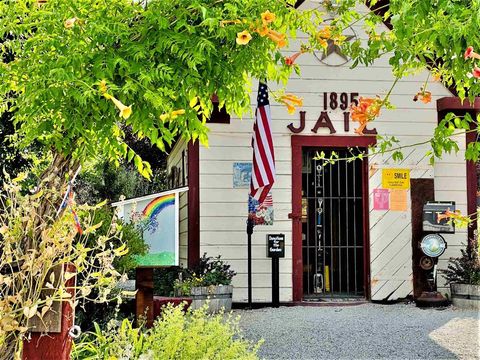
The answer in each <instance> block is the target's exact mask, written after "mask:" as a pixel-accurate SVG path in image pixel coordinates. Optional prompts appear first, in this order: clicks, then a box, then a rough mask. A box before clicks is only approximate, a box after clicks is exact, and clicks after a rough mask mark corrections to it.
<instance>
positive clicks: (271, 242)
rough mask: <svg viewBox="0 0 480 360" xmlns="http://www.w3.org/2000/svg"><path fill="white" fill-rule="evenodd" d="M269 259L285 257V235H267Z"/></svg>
mask: <svg viewBox="0 0 480 360" xmlns="http://www.w3.org/2000/svg"><path fill="white" fill-rule="evenodd" d="M267 257H270V258H275V257H276V258H283V257H285V234H268V235H267Z"/></svg>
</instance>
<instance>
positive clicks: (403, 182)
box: [382, 169, 410, 190]
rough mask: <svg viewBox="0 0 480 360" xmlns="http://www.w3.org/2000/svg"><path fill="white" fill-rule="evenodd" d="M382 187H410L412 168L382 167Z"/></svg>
mask: <svg viewBox="0 0 480 360" xmlns="http://www.w3.org/2000/svg"><path fill="white" fill-rule="evenodd" d="M382 188H384V189H403V190H407V189H410V169H382Z"/></svg>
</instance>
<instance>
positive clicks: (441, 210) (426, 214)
mask: <svg viewBox="0 0 480 360" xmlns="http://www.w3.org/2000/svg"><path fill="white" fill-rule="evenodd" d="M448 212H452V213H453V212H455V202H454V201H429V202H427V203H426V204H425V205H424V206H423V231H425V232H434V233H444V234H453V233H455V224H454V223H453V221H452V219H451V218H450V216H448Z"/></svg>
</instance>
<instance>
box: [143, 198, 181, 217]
mask: <svg viewBox="0 0 480 360" xmlns="http://www.w3.org/2000/svg"><path fill="white" fill-rule="evenodd" d="M174 204H175V194H169V195H165V196H160V197H158V198H156V199H153V200H152V201H150V202H149V203H148V205H147V206H145V209H143V215H144V216H145V217H147V218H149V219H151V220H152V219H154V218H155V216H157V215H158V214H159V213H161V212H162V210H163V209H165V208H167V207H169V206H170V205H174Z"/></svg>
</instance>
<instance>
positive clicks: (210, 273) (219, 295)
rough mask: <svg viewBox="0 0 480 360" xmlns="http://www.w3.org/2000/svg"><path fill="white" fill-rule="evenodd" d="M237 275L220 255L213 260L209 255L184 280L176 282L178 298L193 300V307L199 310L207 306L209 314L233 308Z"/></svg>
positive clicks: (204, 255)
mask: <svg viewBox="0 0 480 360" xmlns="http://www.w3.org/2000/svg"><path fill="white" fill-rule="evenodd" d="M235 275H236V273H235V271H233V270H231V269H230V265H229V264H226V263H225V262H224V261H223V260H222V259H221V258H220V255H219V256H217V257H215V258H213V257H210V256H209V257H207V254H206V253H205V254H203V256H202V257H201V258H200V260H199V264H198V266H197V267H195V268H194V269H191V270H187V272H186V273H185V274H184V276H182V278H180V279H178V280H176V282H175V290H176V293H177V296H189V297H191V298H192V304H191V307H192V308H193V309H199V308H201V307H202V306H204V305H206V304H207V307H208V309H207V312H209V313H215V312H218V311H220V310H222V309H223V310H230V309H231V308H232V294H233V285H231V283H232V278H233V277H234V276H235Z"/></svg>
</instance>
